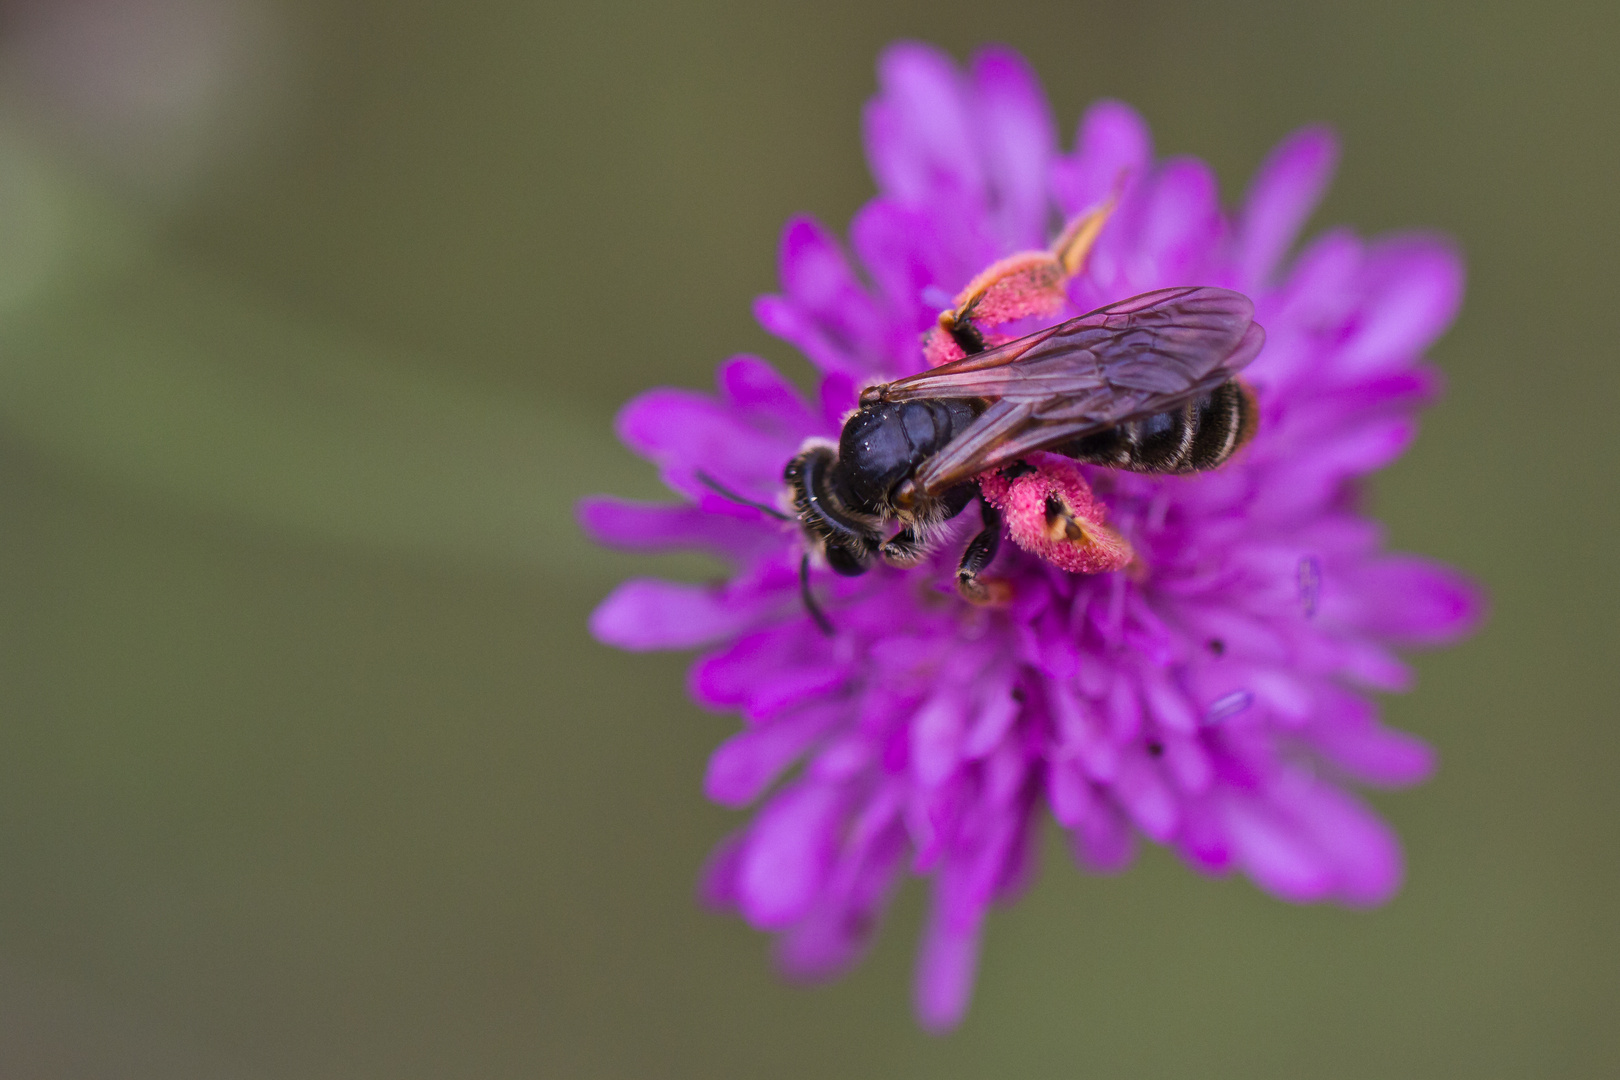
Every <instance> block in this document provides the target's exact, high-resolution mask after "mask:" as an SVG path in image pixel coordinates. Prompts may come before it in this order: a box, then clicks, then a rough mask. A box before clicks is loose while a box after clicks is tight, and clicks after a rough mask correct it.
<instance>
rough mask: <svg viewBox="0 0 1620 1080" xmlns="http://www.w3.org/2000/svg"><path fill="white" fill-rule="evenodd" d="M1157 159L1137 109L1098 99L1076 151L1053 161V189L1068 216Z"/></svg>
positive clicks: (1099, 199)
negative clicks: (1154, 158) (1154, 156)
mask: <svg viewBox="0 0 1620 1080" xmlns="http://www.w3.org/2000/svg"><path fill="white" fill-rule="evenodd" d="M1152 160H1153V136H1152V135H1151V134H1150V133H1149V132H1148V127H1147V124H1145V123H1144V122H1143V121H1142V117H1141V116H1140V115H1139V114H1138V113H1137V111H1136V110H1135V109H1133V108H1131V107H1130V106H1129V105H1126V104H1125V103H1124V102H1120V101H1099V102H1097V103H1096V104H1094V105H1092V106H1091V108H1089V109H1087V110H1086V115H1085V117H1084V118H1083V119H1081V121H1080V130H1079V132H1078V134H1077V135H1076V136H1075V151H1074V153H1073V154H1072V155H1071V156H1070V157H1068V158H1060V159H1058V160H1057V161H1055V162H1053V164H1052V191H1053V194H1054V195H1055V196H1056V198H1057V201H1058V205H1059V206H1061V207H1062V208H1063V212H1064V213H1065V214H1068V215H1071V216H1072V215H1074V214H1078V213H1080V212H1081V211H1082V210H1088V209H1090V208H1091V207H1093V206H1095V205H1097V204H1098V203H1100V202H1102V201H1103V200H1104V199H1106V198H1108V197H1109V196H1110V195H1112V194H1113V193H1114V191H1115V190H1116V188H1117V187H1118V186H1119V185H1120V183H1121V182H1122V181H1123V180H1127V179H1128V178H1131V177H1140V176H1141V175H1142V174H1143V173H1145V172H1146V171H1147V167H1148V164H1149V163H1150V162H1151V161H1152Z"/></svg>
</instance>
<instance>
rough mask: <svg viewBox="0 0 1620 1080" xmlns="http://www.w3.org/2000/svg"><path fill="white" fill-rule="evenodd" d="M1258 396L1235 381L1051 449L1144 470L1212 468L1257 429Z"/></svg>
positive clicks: (1092, 461) (1115, 466)
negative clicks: (1165, 410) (1184, 402)
mask: <svg viewBox="0 0 1620 1080" xmlns="http://www.w3.org/2000/svg"><path fill="white" fill-rule="evenodd" d="M1257 418H1258V411H1257V408H1256V404H1255V400H1254V395H1253V394H1252V393H1251V392H1250V391H1249V390H1248V389H1247V388H1245V387H1244V386H1243V385H1242V384H1241V383H1239V382H1238V381H1237V380H1235V379H1233V380H1230V381H1228V382H1224V383H1222V384H1221V385H1220V386H1217V387H1216V388H1215V389H1214V390H1212V391H1210V392H1209V393H1208V394H1205V395H1203V396H1202V397H1197V398H1193V399H1192V400H1191V401H1189V402H1187V403H1186V404H1185V405H1183V406H1181V407H1180V408H1178V409H1171V410H1169V411H1167V412H1162V413H1154V414H1153V415H1152V416H1144V417H1142V418H1141V419H1140V420H1131V421H1128V422H1126V423H1123V424H1120V425H1119V426H1118V427H1112V428H1109V429H1108V430H1106V431H1099V432H1096V433H1094V434H1091V435H1086V436H1083V437H1081V438H1079V439H1076V440H1074V441H1073V442H1070V443H1065V444H1064V445H1062V446H1055V447H1053V448H1052V449H1053V450H1054V451H1056V452H1057V453H1059V454H1063V455H1066V456H1068V457H1072V458H1077V459H1079V460H1080V461H1084V462H1088V463H1090V464H1093V465H1106V466H1107V467H1109V468H1111V469H1128V470H1130V471H1131V472H1144V473H1192V472H1202V471H1203V470H1205V469H1213V468H1215V467H1216V466H1218V465H1220V464H1222V463H1223V462H1225V461H1226V459H1227V458H1229V457H1231V456H1232V455H1233V454H1234V453H1236V452H1237V449H1238V447H1240V446H1242V445H1243V444H1244V443H1246V442H1248V441H1249V437H1250V436H1251V435H1253V434H1254V428H1255V423H1256V420H1257Z"/></svg>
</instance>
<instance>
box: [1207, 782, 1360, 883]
mask: <svg viewBox="0 0 1620 1080" xmlns="http://www.w3.org/2000/svg"><path fill="white" fill-rule="evenodd" d="M1223 819H1224V824H1225V826H1226V835H1227V836H1228V837H1229V838H1230V840H1231V843H1232V853H1233V854H1234V855H1235V856H1236V858H1237V861H1238V864H1239V865H1240V866H1242V867H1243V869H1244V870H1246V871H1247V872H1248V874H1249V876H1250V877H1252V878H1253V879H1254V880H1255V883H1256V884H1258V885H1259V886H1260V887H1261V888H1262V889H1265V890H1266V891H1267V892H1269V893H1271V894H1272V895H1273V896H1277V897H1280V898H1282V899H1284V900H1292V901H1294V902H1295V903H1306V902H1309V901H1312V900H1321V899H1324V898H1325V897H1327V896H1328V895H1329V894H1330V893H1331V892H1332V890H1333V887H1334V885H1335V883H1336V882H1335V874H1334V871H1333V867H1332V866H1331V865H1329V863H1328V862H1327V860H1325V859H1324V858H1323V857H1322V856H1321V855H1320V854H1319V853H1318V852H1317V851H1316V850H1315V847H1314V845H1312V844H1311V843H1310V842H1309V841H1308V840H1307V839H1306V838H1305V837H1303V836H1301V835H1300V834H1299V832H1298V831H1297V830H1296V829H1295V828H1293V827H1291V825H1290V823H1289V822H1288V821H1287V820H1286V819H1284V818H1282V817H1281V816H1280V815H1278V813H1277V812H1276V811H1275V810H1274V809H1273V808H1271V807H1270V806H1267V805H1265V804H1263V803H1259V802H1256V801H1254V800H1251V799H1248V798H1243V797H1237V796H1233V797H1230V798H1228V799H1226V800H1225V803H1224V814H1223Z"/></svg>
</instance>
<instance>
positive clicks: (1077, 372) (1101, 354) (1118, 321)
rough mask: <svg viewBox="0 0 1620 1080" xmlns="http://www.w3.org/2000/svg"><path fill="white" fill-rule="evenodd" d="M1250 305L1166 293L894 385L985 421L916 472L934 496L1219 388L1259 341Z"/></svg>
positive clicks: (887, 390) (910, 396)
mask: <svg viewBox="0 0 1620 1080" xmlns="http://www.w3.org/2000/svg"><path fill="white" fill-rule="evenodd" d="M1253 320H1254V305H1253V304H1252V303H1250V301H1249V298H1248V297H1246V296H1243V295H1242V294H1240V293H1235V292H1230V291H1228V290H1226V289H1215V288H1207V287H1199V286H1194V287H1184V288H1178V289H1161V290H1159V291H1157V292H1151V293H1143V294H1142V295H1141V296H1135V297H1132V298H1131V299H1129V300H1122V301H1120V302H1119V303H1117V304H1110V305H1109V306H1108V307H1104V308H1098V309H1097V310H1096V311H1093V312H1091V313H1090V314H1088V315H1081V316H1080V317H1079V318H1076V319H1070V320H1069V321H1068V322H1064V323H1059V324H1058V325H1056V326H1053V327H1048V328H1047V329H1045V330H1040V331H1037V332H1036V333H1033V334H1030V335H1029V336H1028V337H1023V338H1019V339H1018V340H1017V341H1011V342H1008V343H1007V344H1005V345H999V346H997V347H996V348H994V349H989V350H986V351H985V352H982V353H976V354H974V355H973V356H968V357H964V358H963V359H961V360H957V361H955V362H954V363H950V364H945V365H942V366H940V367H937V368H934V369H933V370H931V371H925V372H922V373H920V374H917V375H913V376H911V377H909V378H906V379H901V380H899V381H898V382H894V383H890V384H889V385H888V386H886V387H884V388H883V390H882V396H883V399H884V400H886V401H910V400H914V399H919V398H978V399H987V400H989V401H990V402H991V405H990V407H989V408H988V409H987V410H986V411H985V413H984V415H983V416H981V417H979V419H978V420H977V421H975V422H974V424H973V425H972V426H971V427H969V428H968V429H967V431H965V432H963V433H962V435H961V436H960V437H958V438H957V439H955V440H953V441H952V442H951V443H950V444H949V445H948V446H946V447H945V449H944V450H942V451H940V452H939V453H938V454H936V455H935V456H934V457H932V458H930V459H929V460H928V461H927V462H926V463H924V465H923V466H922V468H920V469H918V470H917V474H916V477H915V479H916V482H917V484H918V485H919V486H920V487H922V489H923V490H924V491H926V492H928V493H930V494H938V493H940V492H942V491H945V490H947V489H948V488H951V487H954V486H955V485H956V484H959V483H961V482H962V481H964V480H967V479H970V478H972V477H973V476H976V475H977V474H979V473H981V472H986V471H988V470H990V469H994V468H997V467H999V466H1001V465H1005V464H1007V463H1009V462H1012V461H1016V460H1017V459H1018V458H1020V457H1022V456H1023V455H1025V454H1028V453H1032V452H1033V451H1036V450H1043V449H1046V448H1048V447H1052V446H1056V445H1059V444H1061V443H1065V442H1068V441H1069V440H1071V439H1075V438H1079V437H1080V436H1083V435H1088V434H1090V433H1092V432H1095V431H1101V430H1103V429H1105V428H1110V427H1113V426H1114V425H1115V424H1121V423H1124V422H1125V421H1127V420H1133V419H1136V418H1138V417H1143V416H1151V415H1152V414H1154V413H1158V412H1164V411H1165V410H1167V409H1173V408H1175V407H1176V406H1178V405H1180V404H1182V403H1183V402H1185V401H1186V400H1187V399H1188V398H1191V397H1194V396H1196V395H1198V394H1200V393H1205V392H1207V391H1209V390H1212V389H1214V388H1215V387H1217V386H1219V385H1220V384H1221V383H1223V382H1225V381H1226V380H1227V379H1230V378H1231V377H1232V376H1233V375H1234V374H1235V373H1236V372H1237V371H1238V370H1240V369H1241V368H1243V367H1244V366H1245V365H1246V364H1248V363H1249V361H1251V360H1253V359H1254V358H1255V356H1256V355H1257V354H1258V353H1259V352H1260V346H1261V345H1262V344H1263V343H1264V341H1265V333H1264V332H1263V331H1262V330H1261V329H1260V327H1259V326H1257V325H1255V323H1254V321H1253Z"/></svg>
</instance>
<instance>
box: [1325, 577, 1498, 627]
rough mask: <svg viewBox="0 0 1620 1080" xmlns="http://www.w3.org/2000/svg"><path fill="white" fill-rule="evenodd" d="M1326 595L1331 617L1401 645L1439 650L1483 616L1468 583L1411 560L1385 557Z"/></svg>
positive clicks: (1475, 589) (1480, 601)
mask: <svg viewBox="0 0 1620 1080" xmlns="http://www.w3.org/2000/svg"><path fill="white" fill-rule="evenodd" d="M1351 575H1352V578H1351V580H1350V581H1349V582H1347V583H1346V585H1345V587H1344V588H1343V589H1342V590H1335V591H1334V592H1333V593H1332V594H1331V599H1332V601H1333V603H1332V607H1331V609H1328V610H1331V611H1332V613H1333V614H1334V615H1335V616H1336V617H1338V618H1342V619H1345V620H1346V621H1350V622H1354V623H1355V624H1356V625H1358V626H1360V627H1362V628H1364V629H1365V630H1367V631H1368V632H1369V633H1372V634H1376V635H1378V636H1380V637H1385V638H1389V639H1392V640H1394V641H1397V642H1400V643H1402V644H1406V645H1441V644H1445V643H1446V642H1450V641H1456V640H1457V639H1458V638H1461V637H1463V636H1465V635H1467V634H1468V633H1470V632H1471V631H1472V630H1473V629H1474V628H1475V627H1476V626H1478V625H1479V622H1480V620H1481V618H1482V616H1483V613H1484V607H1485V602H1484V597H1483V595H1482V594H1481V593H1480V590H1479V588H1478V587H1477V586H1475V585H1474V583H1473V582H1471V581H1469V580H1468V579H1467V578H1466V577H1464V576H1463V575H1461V574H1459V573H1457V571H1455V570H1453V569H1451V568H1450V567H1448V566H1442V565H1441V564H1439V563H1435V562H1431V561H1430V560H1428V559H1421V558H1418V557H1417V556H1415V555H1388V556H1385V557H1383V558H1381V559H1379V560H1377V561H1376V562H1371V563H1366V564H1363V565H1361V566H1359V567H1357V568H1356V569H1355V570H1354V571H1351Z"/></svg>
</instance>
